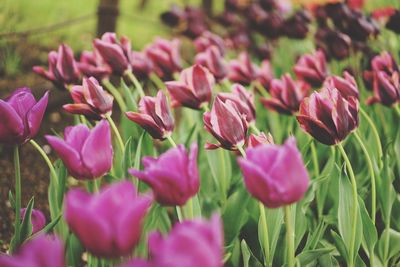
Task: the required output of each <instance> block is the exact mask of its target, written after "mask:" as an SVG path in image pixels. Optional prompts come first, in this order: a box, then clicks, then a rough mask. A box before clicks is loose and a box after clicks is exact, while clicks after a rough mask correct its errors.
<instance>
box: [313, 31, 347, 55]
mask: <svg viewBox="0 0 400 267" xmlns="http://www.w3.org/2000/svg"><path fill="white" fill-rule="evenodd" d="M315 40H316V44H317V47H318V48H319V49H321V50H322V51H324V53H325V54H326V55H327V56H328V57H333V58H335V59H338V60H341V59H345V58H348V57H349V56H350V50H351V48H352V47H351V45H352V42H351V39H350V37H349V36H348V35H346V34H344V33H341V32H339V31H336V30H331V29H329V28H320V29H318V31H317V33H316V35H315Z"/></svg>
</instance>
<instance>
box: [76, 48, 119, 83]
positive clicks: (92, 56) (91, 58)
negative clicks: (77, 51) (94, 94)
mask: <svg viewBox="0 0 400 267" xmlns="http://www.w3.org/2000/svg"><path fill="white" fill-rule="evenodd" d="M77 65H78V68H79V70H80V71H81V72H82V74H83V75H85V76H86V77H92V76H93V77H95V78H96V79H97V80H103V79H107V78H108V77H109V76H110V75H111V73H112V70H111V68H110V66H108V65H107V64H106V63H105V62H104V60H103V58H102V57H101V56H100V55H99V52H97V51H96V49H95V50H94V51H93V52H91V51H83V52H82V54H81V57H80V60H79V62H78V63H77Z"/></svg>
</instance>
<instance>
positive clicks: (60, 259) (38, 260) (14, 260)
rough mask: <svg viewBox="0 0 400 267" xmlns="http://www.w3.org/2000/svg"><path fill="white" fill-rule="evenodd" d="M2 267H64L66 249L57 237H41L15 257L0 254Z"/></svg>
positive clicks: (27, 245)
mask: <svg viewBox="0 0 400 267" xmlns="http://www.w3.org/2000/svg"><path fill="white" fill-rule="evenodd" d="M0 266H1V267H27V266H29V267H64V266H65V260H64V247H63V244H62V242H61V240H60V239H58V238H57V237H56V236H46V235H41V236H38V237H36V238H35V239H32V240H30V241H29V242H27V243H25V244H24V245H23V246H22V247H21V248H20V249H19V251H18V253H17V254H15V255H12V256H10V255H6V254H0Z"/></svg>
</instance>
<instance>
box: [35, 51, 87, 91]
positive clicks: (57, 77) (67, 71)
mask: <svg viewBox="0 0 400 267" xmlns="http://www.w3.org/2000/svg"><path fill="white" fill-rule="evenodd" d="M48 60H49V69H48V70H47V71H46V70H45V69H44V68H43V67H40V66H34V67H33V71H34V72H36V73H37V74H39V75H40V76H42V77H44V78H45V79H47V80H49V81H51V82H53V83H54V84H55V85H56V86H59V87H62V88H64V87H65V86H67V85H70V84H75V83H77V82H79V80H80V72H79V69H78V67H77V64H76V61H75V59H74V53H73V52H72V49H71V48H70V47H69V46H67V45H66V44H61V45H60V46H59V47H58V52H56V51H51V52H50V53H49V56H48Z"/></svg>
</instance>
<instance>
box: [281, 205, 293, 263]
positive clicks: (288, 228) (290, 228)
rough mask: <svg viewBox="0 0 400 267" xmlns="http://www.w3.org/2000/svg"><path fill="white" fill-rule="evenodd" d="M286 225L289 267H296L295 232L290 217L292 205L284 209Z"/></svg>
mask: <svg viewBox="0 0 400 267" xmlns="http://www.w3.org/2000/svg"><path fill="white" fill-rule="evenodd" d="M283 209H284V214H285V225H286V243H287V259H288V261H287V262H288V267H294V232H293V225H292V220H291V216H290V205H286V206H285V207H284V208H283Z"/></svg>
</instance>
